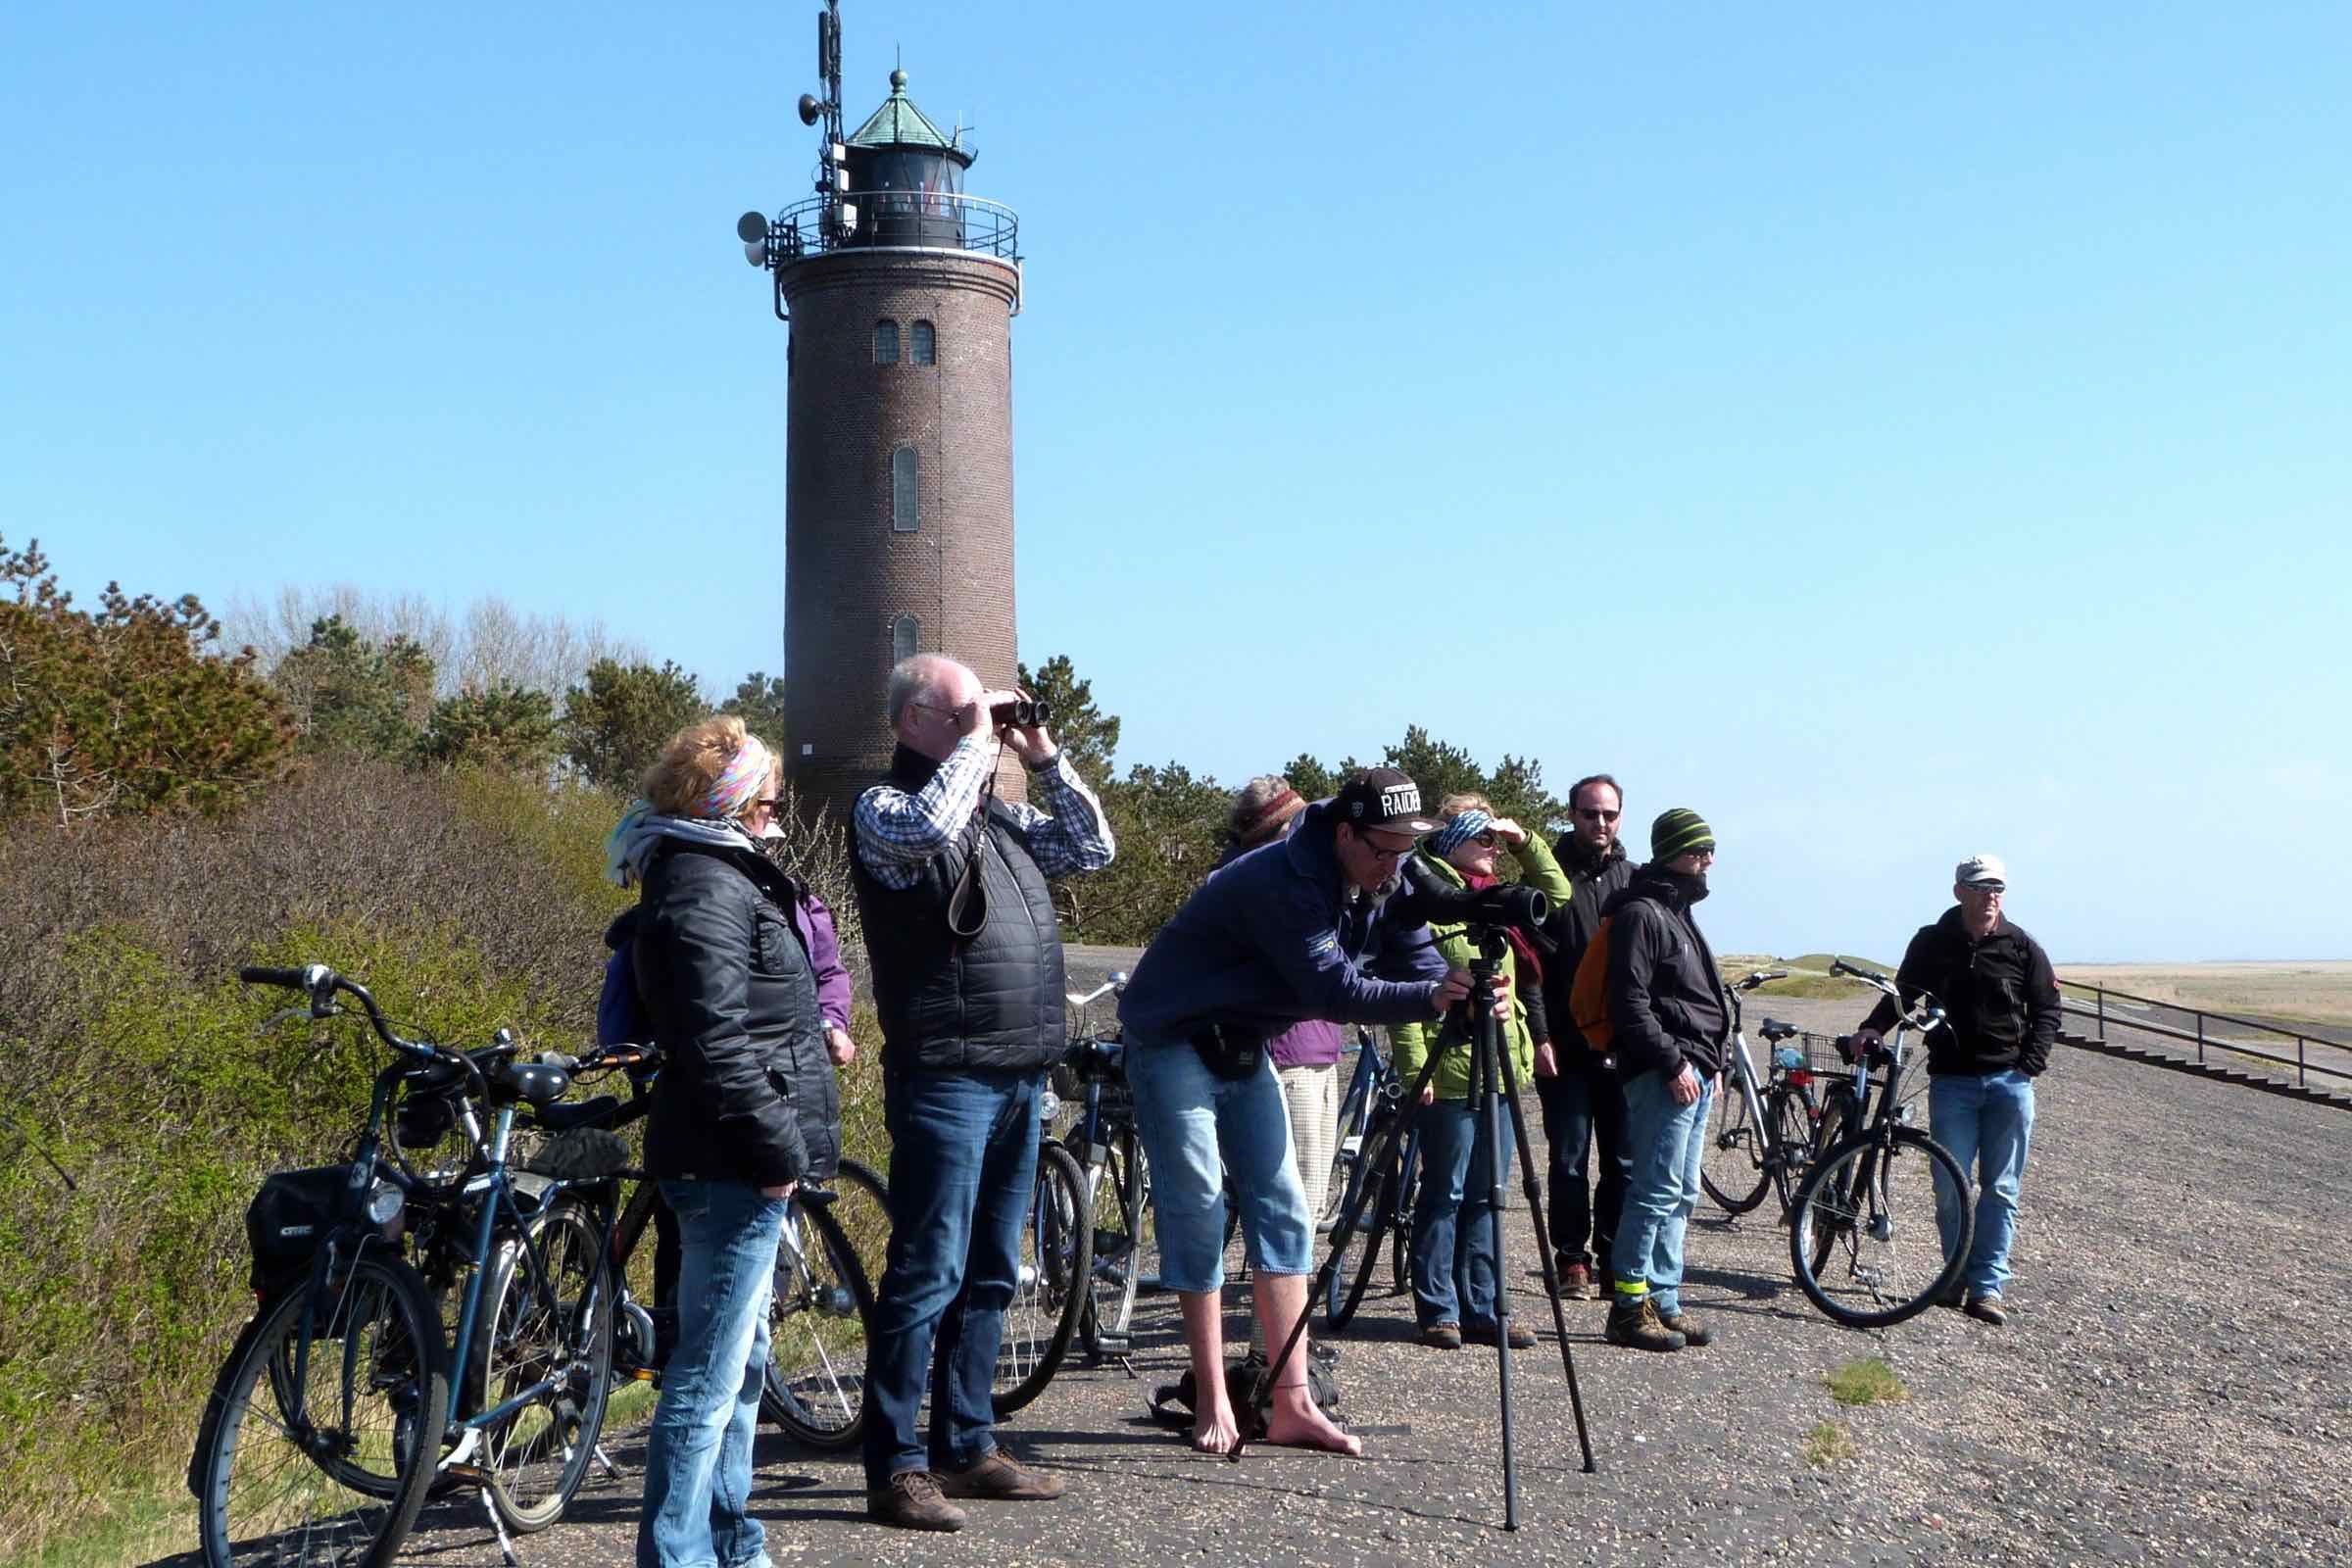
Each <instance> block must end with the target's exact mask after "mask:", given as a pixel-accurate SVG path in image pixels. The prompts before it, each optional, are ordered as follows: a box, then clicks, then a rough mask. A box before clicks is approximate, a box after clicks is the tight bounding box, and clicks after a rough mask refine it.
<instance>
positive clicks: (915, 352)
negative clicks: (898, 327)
mask: <svg viewBox="0 0 2352 1568" xmlns="http://www.w3.org/2000/svg"><path fill="white" fill-rule="evenodd" d="M907 357H908V358H909V359H911V360H913V361H914V363H915V364H917V365H937V364H938V363H939V334H938V333H936V332H934V331H932V330H931V323H930V322H929V321H917V322H915V323H914V325H912V326H910V327H908V328H907Z"/></svg>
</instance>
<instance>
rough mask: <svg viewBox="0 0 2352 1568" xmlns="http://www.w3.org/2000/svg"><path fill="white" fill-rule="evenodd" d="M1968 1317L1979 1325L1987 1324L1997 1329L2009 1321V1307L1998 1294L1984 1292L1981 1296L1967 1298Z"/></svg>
mask: <svg viewBox="0 0 2352 1568" xmlns="http://www.w3.org/2000/svg"><path fill="white" fill-rule="evenodd" d="M1968 1315H1969V1316H1970V1317H1973V1318H1975V1319H1976V1320H1977V1321H1978V1322H1980V1323H1989V1324H1991V1325H1992V1326H1993V1327H1994V1328H1996V1329H1997V1328H1999V1327H2000V1326H2001V1325H2002V1324H2004V1323H2006V1322H2008V1321H2009V1306H2008V1303H2007V1302H2005V1301H2003V1300H2002V1299H2001V1293H2000V1292H1998V1291H1986V1292H1985V1294H1984V1295H1983V1296H1972V1297H1970V1298H1969V1299H1968Z"/></svg>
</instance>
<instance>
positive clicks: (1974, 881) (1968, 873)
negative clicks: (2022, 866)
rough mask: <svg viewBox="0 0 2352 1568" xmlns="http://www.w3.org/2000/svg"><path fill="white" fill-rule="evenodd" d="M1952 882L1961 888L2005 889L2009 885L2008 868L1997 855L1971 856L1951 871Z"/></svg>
mask: <svg viewBox="0 0 2352 1568" xmlns="http://www.w3.org/2000/svg"><path fill="white" fill-rule="evenodd" d="M1952 880H1953V881H1955V882H1957V883H1959V884H1960V885H1961V886H1962V887H1971V888H1981V887H1985V886H1991V887H1996V888H2005V887H2007V886H2008V885H2009V868H2008V867H2007V866H2005V865H2003V864H2002V863H2001V858H2000V857H1999V856H1997V855H1972V856H1970V857H1969V858H1967V859H1965V860H1962V861H1961V862H1960V864H1959V865H1958V866H1957V867H1956V868H1955V869H1954V870H1953V872H1952Z"/></svg>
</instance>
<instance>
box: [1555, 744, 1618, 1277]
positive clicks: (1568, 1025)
mask: <svg viewBox="0 0 2352 1568" xmlns="http://www.w3.org/2000/svg"><path fill="white" fill-rule="evenodd" d="M1624 812H1625V796H1624V793H1623V792H1622V791H1620V790H1619V789H1618V787H1617V781H1616V780H1615V779H1613V778H1611V777H1609V775H1608V774H1606V773H1594V774H1592V775H1590V776H1589V777H1586V778H1580V779H1578V780H1577V781H1576V784H1575V786H1574V787H1573V788H1572V789H1570V790H1569V791H1568V819H1569V827H1568V831H1567V832H1565V833H1563V834H1561V835H1560V837H1559V839H1558V840H1557V841H1556V842H1555V843H1554V844H1553V846H1552V853H1553V855H1554V856H1556V857H1557V858H1558V859H1559V863H1560V869H1561V871H1563V872H1565V873H1566V874H1567V877H1568V882H1569V885H1570V886H1571V887H1572V888H1573V889H1574V890H1575V891H1574V895H1573V897H1571V898H1570V899H1568V900H1567V901H1566V902H1565V903H1563V904H1561V905H1560V907H1558V908H1556V909H1554V910H1553V911H1552V915H1551V922H1550V924H1549V925H1548V926H1547V927H1546V932H1547V934H1548V935H1549V936H1550V937H1551V939H1552V941H1554V942H1555V943H1557V944H1559V948H1558V952H1557V954H1556V956H1553V957H1551V958H1548V959H1546V960H1545V961H1544V1012H1545V1013H1546V1015H1547V1019H1548V1022H1549V1025H1550V1028H1551V1039H1550V1040H1548V1041H1539V1042H1537V1045H1536V1098H1537V1100H1538V1101H1539V1102H1540V1103H1542V1105H1543V1109H1544V1143H1545V1144H1547V1145H1548V1146H1549V1147H1550V1150H1551V1168H1550V1176H1549V1180H1548V1181H1547V1182H1546V1183H1545V1185H1546V1186H1547V1187H1548V1188H1549V1195H1548V1201H1547V1211H1548V1212H1549V1214H1550V1216H1551V1246H1552V1250H1553V1252H1554V1253H1555V1254H1556V1260H1557V1262H1558V1265H1559V1276H1560V1294H1561V1295H1562V1296H1565V1297H1568V1298H1569V1299H1574V1300H1584V1299H1590V1298H1591V1297H1593V1295H1595V1294H1596V1293H1597V1294H1598V1295H1599V1296H1601V1297H1602V1298H1603V1299H1606V1298H1607V1296H1608V1294H1609V1252H1610V1250H1611V1249H1612V1248H1614V1247H1615V1246H1616V1243H1617V1212H1618V1209H1619V1208H1620V1207H1621V1206H1622V1205H1623V1204H1624V1202H1625V1184H1626V1181H1627V1178H1628V1177H1629V1175H1630V1174H1631V1172H1632V1169H1633V1166H1632V1161H1631V1159H1630V1158H1629V1157H1628V1154H1627V1152H1626V1147H1625V1087H1624V1086H1623V1085H1622V1084H1620V1083H1619V1082H1618V1081H1617V1074H1616V1072H1615V1070H1614V1069H1613V1068H1612V1067H1611V1065H1610V1062H1609V1058H1608V1057H1607V1056H1606V1055H1604V1054H1602V1053H1600V1052H1597V1051H1594V1050H1593V1049H1592V1048H1591V1047H1590V1046H1588V1045H1587V1044H1586V1043H1585V1038H1584V1036H1583V1035H1581V1034H1579V1033H1578V1032H1577V1028H1576V1015H1575V1013H1574V1011H1573V1010H1572V1009H1571V1008H1570V1007H1569V1005H1568V993H1569V990H1570V988H1571V987H1572V986H1573V985H1574V984H1575V982H1576V966H1577V964H1578V962H1579V961H1580V960H1582V959H1583V957H1584V956H1585V949H1586V947H1587V946H1588V945H1590V944H1591V942H1592V941H1593V933H1594V932H1595V931H1597V930H1599V929H1600V911H1601V906H1603V905H1604V904H1606V903H1608V901H1609V899H1610V898H1611V897H1612V896H1613V895H1615V894H1616V892H1617V891H1618V890H1619V889H1620V888H1623V887H1624V886H1625V885H1626V884H1627V883H1628V882H1630V881H1632V880H1633V876H1634V864H1633V861H1632V860H1630V859H1628V858H1626V854H1625V846H1624V845H1623V844H1622V843H1620V842H1619V841H1618V838H1617V821H1618V818H1619V817H1620V816H1622V815H1623V814H1624ZM1595 1144H1597V1145H1598V1146H1599V1152H1600V1170H1599V1181H1598V1182H1597V1184H1595V1183H1593V1182H1592V1181H1590V1180H1589V1179H1588V1178H1587V1176H1586V1174H1585V1162H1586V1157H1587V1155H1588V1154H1589V1153H1590V1152H1592V1150H1593V1146H1594V1145H1595ZM1588 1242H1590V1243H1591V1250H1587V1243H1588Z"/></svg>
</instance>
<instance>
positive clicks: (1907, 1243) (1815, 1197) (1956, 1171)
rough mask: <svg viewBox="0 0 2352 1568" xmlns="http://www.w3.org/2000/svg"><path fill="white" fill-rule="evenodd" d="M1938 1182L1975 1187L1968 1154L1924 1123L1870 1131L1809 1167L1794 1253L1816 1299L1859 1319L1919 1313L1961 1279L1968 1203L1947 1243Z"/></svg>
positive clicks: (1880, 1324)
mask: <svg viewBox="0 0 2352 1568" xmlns="http://www.w3.org/2000/svg"><path fill="white" fill-rule="evenodd" d="M1938 1181H1945V1182H1949V1183H1951V1184H1952V1191H1954V1192H1957V1193H1961V1194H1965V1193H1966V1192H1967V1191H1968V1183H1967V1178H1966V1177H1965V1176H1963V1175H1962V1174H1961V1170H1960V1162H1959V1161H1958V1160H1956V1159H1954V1158H1953V1157H1952V1156H1951V1154H1950V1152H1948V1151H1946V1150H1945V1149H1944V1147H1943V1146H1942V1145H1941V1144H1938V1143H1936V1141H1935V1140H1933V1139H1931V1138H1930V1137H1928V1135H1927V1134H1926V1133H1923V1132H1921V1131H1920V1130H1919V1129H1917V1128H1916V1127H1897V1128H1892V1129H1887V1130H1879V1131H1871V1132H1866V1133H1864V1134H1863V1135H1862V1136H1860V1137H1858V1138H1855V1139H1852V1140H1850V1141H1848V1142H1846V1143H1844V1144H1841V1145H1839V1146H1838V1148H1836V1149H1833V1150H1831V1151H1830V1152H1828V1153H1827V1154H1825V1155H1823V1156H1822V1158H1821V1161H1820V1163H1818V1164H1816V1165H1815V1166H1814V1167H1813V1168H1812V1170H1810V1171H1808V1172H1806V1174H1805V1179H1804V1182H1803V1184H1802V1185H1800V1186H1799V1187H1798V1188H1797V1190H1796V1202H1795V1205H1794V1206H1793V1208H1791V1210H1790V1211H1789V1262H1790V1264H1791V1265H1792V1266H1793V1268H1794V1269H1795V1271H1796V1283H1797V1285H1798V1287H1799V1288H1800V1289H1802V1290H1803V1291H1804V1293H1805V1295H1806V1297H1807V1298H1808V1299H1810V1300H1811V1301H1812V1302H1813V1304H1814V1305H1815V1306H1818V1307H1820V1308H1821V1309H1822V1310H1823V1311H1824V1312H1826V1313H1828V1314H1829V1315H1830V1316H1831V1317H1832V1318H1834V1319H1836V1320H1837V1321H1838V1322H1839V1323H1843V1324H1845V1325H1846V1326H1847V1327H1849V1328H1858V1329H1875V1328H1884V1327H1886V1326H1887V1325H1888V1324H1890V1323H1900V1322H1902V1321H1903V1320H1904V1319H1905V1318H1908V1317H1912V1316H1915V1315H1917V1314H1918V1313H1919V1312H1921V1311H1923V1310H1924V1309H1925V1308H1926V1307H1927V1306H1928V1304H1929V1303H1930V1302H1931V1301H1934V1300H1935V1299H1936V1297H1937V1296H1939V1295H1941V1294H1942V1293H1943V1292H1944V1291H1946V1290H1949V1289H1950V1288H1951V1285H1952V1282H1953V1281H1954V1280H1956V1279H1958V1278H1959V1277H1960V1270H1961V1267H1962V1265H1963V1264H1964V1263H1965V1262H1966V1261H1967V1258H1968V1242H1969V1230H1970V1226H1969V1221H1968V1214H1967V1207H1968V1205H1967V1204H1966V1203H1965V1202H1962V1203H1961V1204H1959V1205H1958V1207H1959V1210H1960V1213H1959V1223H1958V1225H1957V1228H1956V1236H1955V1238H1954V1240H1953V1243H1952V1245H1950V1246H1948V1247H1947V1246H1946V1245H1945V1242H1944V1236H1943V1231H1942V1227H1941V1226H1939V1225H1938V1224H1937V1222H1936V1184H1937V1182H1938Z"/></svg>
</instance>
